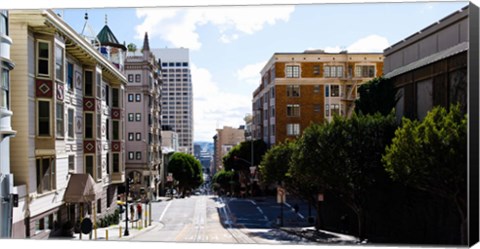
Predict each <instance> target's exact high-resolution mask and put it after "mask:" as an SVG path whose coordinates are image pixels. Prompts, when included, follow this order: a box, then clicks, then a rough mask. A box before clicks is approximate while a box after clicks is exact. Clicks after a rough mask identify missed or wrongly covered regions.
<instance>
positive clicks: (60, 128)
mask: <svg viewBox="0 0 480 249" xmlns="http://www.w3.org/2000/svg"><path fill="white" fill-rule="evenodd" d="M56 114H57V115H56V121H57V122H56V124H57V137H60V138H62V137H63V136H64V135H65V130H64V114H63V103H61V102H57V109H56Z"/></svg>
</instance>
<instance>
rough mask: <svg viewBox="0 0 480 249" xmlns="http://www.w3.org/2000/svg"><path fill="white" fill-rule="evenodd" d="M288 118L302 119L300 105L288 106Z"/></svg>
mask: <svg viewBox="0 0 480 249" xmlns="http://www.w3.org/2000/svg"><path fill="white" fill-rule="evenodd" d="M287 116H288V117H300V105H298V104H294V105H287Z"/></svg>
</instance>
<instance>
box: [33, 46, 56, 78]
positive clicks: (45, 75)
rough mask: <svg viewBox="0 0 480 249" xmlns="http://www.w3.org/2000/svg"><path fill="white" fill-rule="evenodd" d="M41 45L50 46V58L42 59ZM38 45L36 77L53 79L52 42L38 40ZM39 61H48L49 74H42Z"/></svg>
mask: <svg viewBox="0 0 480 249" xmlns="http://www.w3.org/2000/svg"><path fill="white" fill-rule="evenodd" d="M40 43H46V44H47V45H48V57H47V58H44V57H40ZM35 44H36V49H35V50H36V51H35V55H36V59H35V68H36V72H35V73H36V76H37V77H43V78H51V67H50V58H51V57H52V42H51V41H47V40H42V39H38V40H36V42H35ZM39 61H47V74H43V73H40V63H39Z"/></svg>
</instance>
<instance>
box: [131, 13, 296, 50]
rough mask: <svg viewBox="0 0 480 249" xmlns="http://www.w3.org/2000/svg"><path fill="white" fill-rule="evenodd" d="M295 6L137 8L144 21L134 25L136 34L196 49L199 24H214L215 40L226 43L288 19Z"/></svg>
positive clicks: (137, 36)
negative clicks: (146, 33)
mask: <svg viewBox="0 0 480 249" xmlns="http://www.w3.org/2000/svg"><path fill="white" fill-rule="evenodd" d="M294 9H295V7H294V6H272V7H266V6H263V7H254V6H246V7H227V6H224V7H196V8H156V9H152V8H148V9H147V8H146V9H137V10H136V14H137V18H139V19H142V18H143V22H142V23H141V24H140V25H137V26H136V27H135V29H136V36H135V38H137V39H142V38H143V36H144V34H145V32H148V34H149V37H150V38H153V37H156V36H158V37H160V38H162V39H164V40H166V41H168V42H170V43H171V44H172V45H173V46H175V47H187V48H189V49H192V50H197V49H200V47H201V43H200V39H199V35H198V33H197V28H198V27H199V26H202V25H206V24H212V25H214V26H216V27H217V29H218V32H219V33H220V35H219V38H218V40H219V41H221V42H224V43H229V42H232V41H234V40H236V39H238V38H239V37H240V35H242V34H246V35H251V34H254V33H255V32H258V31H260V30H262V29H263V28H264V26H265V25H267V24H269V25H274V24H275V23H277V22H278V21H284V22H287V21H288V20H289V18H290V14H291V13H292V12H293V11H294Z"/></svg>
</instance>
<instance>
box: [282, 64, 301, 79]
mask: <svg viewBox="0 0 480 249" xmlns="http://www.w3.org/2000/svg"><path fill="white" fill-rule="evenodd" d="M285 77H286V78H300V65H285Z"/></svg>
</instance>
